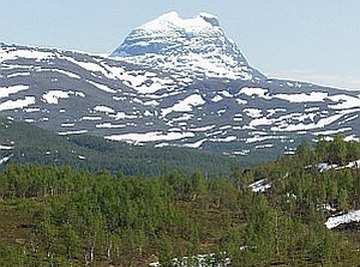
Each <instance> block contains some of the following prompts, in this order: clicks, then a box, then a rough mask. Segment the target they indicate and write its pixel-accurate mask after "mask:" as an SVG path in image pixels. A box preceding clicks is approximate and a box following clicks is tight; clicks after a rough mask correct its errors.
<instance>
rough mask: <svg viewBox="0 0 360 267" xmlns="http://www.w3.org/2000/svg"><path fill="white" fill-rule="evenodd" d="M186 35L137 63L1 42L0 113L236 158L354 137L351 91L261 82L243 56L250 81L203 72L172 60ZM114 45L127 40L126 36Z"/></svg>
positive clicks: (58, 128)
mask: <svg viewBox="0 0 360 267" xmlns="http://www.w3.org/2000/svg"><path fill="white" fill-rule="evenodd" d="M174 15H175V14H172V15H171V16H174ZM208 17H210V16H209V15H208ZM195 19H196V20H202V23H203V24H204V25H210V26H209V27H210V28H211V27H212V28H216V29H218V28H219V26H211V25H212V24H210V23H208V22H206V21H204V20H203V19H202V18H199V17H197V18H195ZM179 20H181V21H182V19H180V18H179ZM190 20H191V19H190ZM185 21H186V20H185ZM181 23H183V21H182V22H181ZM212 23H213V24H215V25H217V22H215V21H213V22H212ZM145 25H146V24H145ZM221 32H222V33H223V31H221ZM131 35H132V33H130V39H131V38H132V37H131ZM168 37H169V36H168ZM175 37H176V38H175V39H174V36H170V37H169V38H170V39H171V41H172V42H180V41H181V40H183V39H182V38H183V37H181V34H180V37H179V38H180V39H179V38H178V36H175ZM192 38H195V39H199V40H197V41H196V42H195V44H196V46H197V45H199V44H201V43H202V44H203V43H204V42H205V43H206V42H207V41H209V42H210V46H211V47H213V48H214V49H215V48H216V49H218V50H219V49H220V50H221V51H224V49H223V47H224V46H226V45H227V44H229V43H231V42H230V41H229V40H228V39H227V37H226V36H225V35H222V38H223V39H221V40H220V43H221V45H219V43H217V42H213V41H211V40H204V38H198V37H196V36H195V37H194V36H193V37H192ZM192 38H190V41H189V42H188V43H187V46H188V47H187V48H186V47H180V48H179V47H178V48H177V49H178V51H173V50H172V49H170V47H166V46H165V48H164V49H165V50H164V51H165V52H164V51H163V50H161V51H158V50H154V52H156V53H153V54H151V53H145V54H144V55H142V56H140V57H141V58H140V59H141V60H140V59H139V57H138V55H128V56H123V57H102V56H99V55H93V54H87V53H82V52H74V51H64V50H58V49H49V48H40V47H27V46H17V45H5V44H2V45H1V46H0V66H1V69H0V115H2V116H5V117H6V116H8V117H11V118H13V119H15V120H20V121H25V122H28V123H33V124H35V125H37V126H40V127H43V128H46V129H50V130H52V131H55V132H56V133H58V134H59V135H64V136H66V135H75V134H85V133H87V134H94V135H98V136H102V137H104V138H106V139H108V140H114V141H121V142H127V143H132V144H136V145H149V146H154V147H164V146H179V147H187V148H194V149H204V150H212V151H217V152H221V153H224V154H226V155H230V156H242V157H243V156H248V155H254V154H258V153H260V154H261V153H263V154H273V153H274V151H276V153H279V152H280V153H293V151H294V149H295V148H296V147H297V146H298V145H299V143H301V141H302V140H308V141H312V140H316V139H317V138H318V136H320V135H325V136H328V138H331V136H332V135H334V134H336V133H343V134H344V135H345V137H346V140H349V141H351V140H358V132H359V130H360V121H359V116H358V113H359V111H360V108H359V107H360V92H359V91H344V90H340V89H336V88H330V87H324V86H319V85H316V84H312V83H306V82H298V81H293V80H281V79H272V78H267V77H266V76H264V75H262V74H261V73H260V72H258V71H257V70H256V69H254V68H252V67H251V66H250V65H249V64H248V62H247V61H244V62H245V63H246V64H247V65H246V67H247V70H253V72H248V73H250V74H251V78H250V79H248V78H249V77H250V76H249V77H245V78H244V77H240V76H239V77H235V79H233V78H234V75H235V74H236V73H235V72H233V73H230V75H229V76H226V75H227V74H228V73H227V72H225V74H226V75H225V76H224V75H221V74H216V73H215V74H216V75H213V74H214V73H213V74H211V73H210V75H209V71H210V69H206V68H202V69H201V68H198V67H197V65H198V64H200V63H199V62H200V61H196V60H193V61H191V60H190V59H191V57H187V58H186V57H185V58H182V55H180V56H179V57H178V56H177V55H178V52H181V51H182V49H183V48H184V53H183V54H184V55H190V54H191V55H195V53H194V52H191V51H192V50H191V49H190V48H192V47H193V44H192V41H191V39H192ZM140 39H141V38H140ZM140 39H139V40H137V41H136V42H134V44H136V43H137V42H138V41H139V42H140V41H141V40H140ZM161 40H162V39H161V38H160V39H157V40H155V42H160V41H161ZM174 40H175V41H174ZM124 43H125V46H127V45H129V42H128V41H127V39H126V38H125V41H124ZM189 47H190V48H189ZM199 47H203V46H202V45H199ZM235 48H236V49H237V47H235ZM216 49H215V50H214V51H218V50H216ZM225 51H226V49H225ZM162 52H164V53H165V54H164V55H162V54H161V53H162ZM233 52H234V53H235V56H234V55H233V57H236V55H237V54H238V53H240V55H241V56H242V54H241V52H240V50H239V49H237V50H233ZM166 53H172V55H171V57H170V58H172V59H173V60H174V61H171V62H170V61H169V62H165V61H164V62H163V63H162V64H157V65H156V66H152V64H153V63H154V62H155V63H156V62H160V61H161V59H162V58H165V57H168V55H167V54H166ZM209 53H210V55H213V54H211V53H212V52H211V51H210V52H209V50H206V49H205V50H204V51H200V52H199V54H198V55H197V56H198V57H204V58H206V56H207V55H209ZM214 53H215V52H214ZM215 54H216V53H215ZM151 57H152V59H151V60H150V61H147V60H148V59H149V58H151ZM242 57H243V56H242ZM182 59H184V60H182ZM185 59H186V60H187V61H186V60H185ZM189 60H190V61H189ZM209 60H210V61H211V60H213V57H209ZM244 62H243V63H244ZM167 63H169V64H167ZM173 63H174V64H173ZM239 64H240V63H239ZM194 69H195V70H194ZM243 70H244V69H243V68H242V67H240V68H239V69H238V71H240V72H239V73H241V71H243ZM245 72H246V71H245ZM234 73H235V74H234ZM245 74H246V73H245ZM235 76H236V75H235ZM275 148H276V149H275ZM279 148H281V149H279Z"/></svg>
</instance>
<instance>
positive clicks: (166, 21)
mask: <svg viewBox="0 0 360 267" xmlns="http://www.w3.org/2000/svg"><path fill="white" fill-rule="evenodd" d="M212 27H220V25H219V21H218V19H217V17H216V16H214V15H211V14H208V13H200V14H199V15H197V16H196V17H194V18H189V19H183V18H181V17H180V15H179V14H178V13H177V12H176V11H171V12H168V13H165V14H163V15H161V16H160V17H158V18H156V19H154V20H151V21H149V22H147V23H145V24H144V25H142V26H140V27H139V28H138V29H143V30H147V31H158V32H165V31H169V30H183V31H185V32H196V31H201V30H203V31H204V30H205V31H209V30H211V28H212Z"/></svg>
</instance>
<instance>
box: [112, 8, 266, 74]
mask: <svg viewBox="0 0 360 267" xmlns="http://www.w3.org/2000/svg"><path fill="white" fill-rule="evenodd" d="M112 56H119V57H121V58H123V59H124V60H125V61H127V62H130V63H134V64H140V65H142V66H148V67H152V68H157V69H161V70H167V71H169V72H173V73H181V74H182V75H184V74H186V75H188V76H190V77H192V78H200V79H201V78H204V77H207V78H228V79H233V80H234V79H241V80H251V79H264V78H265V77H264V76H263V75H261V74H260V73H259V72H257V71H255V70H254V69H253V68H252V67H250V66H249V64H248V63H247V61H246V59H245V58H244V56H243V55H242V54H241V53H240V50H239V49H238V48H237V46H236V44H235V43H234V42H232V41H230V40H229V39H228V38H227V37H226V36H225V34H224V31H223V30H222V28H221V27H220V23H219V21H218V19H217V18H216V17H215V16H213V15H210V14H206V13H200V14H199V15H198V16H197V17H195V18H191V19H182V18H180V17H179V15H178V14H177V13H176V12H170V13H167V14H164V15H162V16H160V17H159V18H156V19H154V20H152V21H150V22H148V23H146V24H144V25H142V26H140V27H138V28H136V29H135V30H133V31H132V32H131V33H130V34H129V35H128V36H127V37H126V39H125V41H124V42H123V44H122V45H121V46H120V47H119V48H117V49H116V50H115V51H114V52H113V54H112Z"/></svg>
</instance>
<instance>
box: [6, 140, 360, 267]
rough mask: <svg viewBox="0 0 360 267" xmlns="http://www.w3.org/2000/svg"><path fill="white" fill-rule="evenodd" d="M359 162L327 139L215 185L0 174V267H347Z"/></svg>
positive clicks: (32, 172)
mask: <svg viewBox="0 0 360 267" xmlns="http://www.w3.org/2000/svg"><path fill="white" fill-rule="evenodd" d="M359 157H360V145H359V144H355V143H353V144H351V145H348V144H347V143H346V142H344V141H343V140H342V139H341V138H340V137H337V138H336V139H335V140H334V142H333V143H331V144H328V143H326V142H323V141H322V142H320V144H319V145H318V147H317V148H316V150H315V151H313V150H310V149H309V148H308V147H307V146H306V145H303V146H302V147H301V148H299V152H298V153H297V154H296V155H294V156H290V157H284V158H282V159H280V160H278V161H276V162H272V163H269V164H266V165H262V166H260V167H259V168H256V169H254V170H251V171H246V172H241V171H240V170H239V169H236V170H235V171H234V172H233V173H232V174H231V175H230V176H229V177H227V178H222V179H216V180H208V179H206V178H205V177H204V176H203V175H201V174H200V173H194V174H192V175H186V176H184V175H181V174H179V173H172V174H167V175H163V176H161V177H153V178H152V179H150V178H140V177H137V178H133V177H126V176H121V175H118V176H113V175H110V174H109V173H102V174H97V175H94V174H90V173H82V172H77V171H74V170H72V169H70V168H57V167H46V166H28V167H25V168H24V167H18V166H15V165H8V167H7V168H6V170H5V171H2V172H0V184H1V188H0V197H1V199H2V202H1V203H0V235H1V239H0V265H1V266H12V267H13V266H84V265H90V266H160V263H161V264H162V265H161V266H174V267H175V266H177V267H178V266H186V267H188V266H199V262H202V265H201V266H214V265H213V264H214V263H215V262H216V263H217V265H216V266H244V267H246V266H282V267H285V266H294V267H296V266H299V267H300V266H311V267H315V266H358V265H359V264H360V257H359V249H360V232H359V229H360V228H359V223H360V216H359V215H360V212H359V209H360V203H359V199H358V196H359V194H360V179H359V175H360V172H359V164H358V163H359V161H354V159H357V158H359ZM319 162H321V164H319ZM324 166H326V168H325V167H324ZM254 180H255V181H256V182H255V183H253V182H254ZM352 210H358V211H352Z"/></svg>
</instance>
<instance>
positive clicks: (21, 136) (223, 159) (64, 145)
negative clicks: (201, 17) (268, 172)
mask: <svg viewBox="0 0 360 267" xmlns="http://www.w3.org/2000/svg"><path fill="white" fill-rule="evenodd" d="M9 156H10V158H9V162H10V163H18V164H21V165H28V164H34V163H37V164H45V165H49V164H50V165H51V164H54V165H57V166H71V167H72V168H75V169H78V170H86V171H91V172H97V171H104V170H106V171H110V172H112V173H122V174H125V175H147V176H155V175H161V174H164V173H166V172H170V171H173V170H179V171H181V172H184V173H187V174H189V173H192V172H193V171H195V170H198V171H200V172H202V173H206V174H207V175H208V176H209V177H217V176H220V175H226V174H229V173H230V172H231V167H232V166H233V165H235V164H237V163H238V162H239V159H236V158H233V157H228V156H222V155H219V154H215V153H211V152H204V151H196V150H192V149H186V148H176V147H174V148H166V147H165V148H151V147H141V146H133V145H128V144H124V143H117V142H111V141H106V140H104V139H103V138H100V137H96V136H90V135H81V136H68V137H67V136H58V135H56V134H54V133H52V132H50V131H47V130H44V129H41V128H38V127H36V126H33V125H31V124H29V123H24V122H16V121H11V120H8V119H0V159H3V158H7V157H9Z"/></svg>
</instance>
